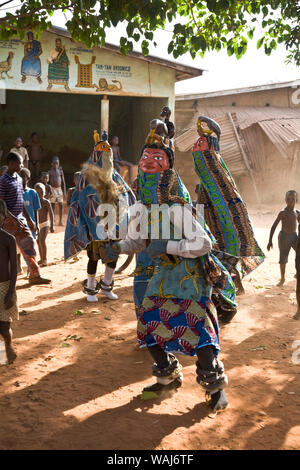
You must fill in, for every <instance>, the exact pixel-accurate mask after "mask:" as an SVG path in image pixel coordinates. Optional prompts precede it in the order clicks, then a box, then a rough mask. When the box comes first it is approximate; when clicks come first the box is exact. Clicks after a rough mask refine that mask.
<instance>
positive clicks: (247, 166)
mask: <svg viewBox="0 0 300 470" xmlns="http://www.w3.org/2000/svg"><path fill="white" fill-rule="evenodd" d="M227 115H228V117H229V119H230V122H231V124H232V127H233V130H234V133H235V136H236V139H237V141H238V144H239V147H240V150H241V153H242V156H243V160H244V162H245V165H246V168H247V170H248V172H249V175H250V178H251V180H252V183H253V187H254V191H255V195H256V199H257V202H258V204H260V203H261V199H260V196H259V192H258V189H257V186H256V182H255V178H254V175H253V171H252V169H251V167H250V164H249V161H248V157H247V155H246V153H245V151H244V148H243V146H242V143H241V139H240V136H239V134H238V131H237V129H236V127H235V124H234V122H233V119H232V116H231V113H227Z"/></svg>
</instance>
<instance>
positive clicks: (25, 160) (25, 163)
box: [24, 147, 29, 168]
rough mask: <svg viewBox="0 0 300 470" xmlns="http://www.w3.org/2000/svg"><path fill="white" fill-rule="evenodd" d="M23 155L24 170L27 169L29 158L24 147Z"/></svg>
mask: <svg viewBox="0 0 300 470" xmlns="http://www.w3.org/2000/svg"><path fill="white" fill-rule="evenodd" d="M24 150H25V151H24V154H25V158H24V166H25V168H28V161H29V156H28V152H27V150H26V148H25V147H24Z"/></svg>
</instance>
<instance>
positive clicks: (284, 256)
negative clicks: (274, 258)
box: [267, 190, 300, 286]
mask: <svg viewBox="0 0 300 470" xmlns="http://www.w3.org/2000/svg"><path fill="white" fill-rule="evenodd" d="M285 202H286V208H285V209H283V210H282V211H280V212H279V214H278V216H277V219H276V220H275V222H274V224H273V225H272V227H271V231H270V238H269V243H268V246H267V250H268V251H270V249H271V248H273V243H272V238H273V235H274V232H275V230H276V227H277V225H278V224H279V222H281V232H280V233H279V236H278V246H279V253H280V256H279V264H280V274H281V278H280V281H279V283H278V284H277V285H278V286H283V284H284V282H285V268H286V264H287V262H288V256H289V252H290V249H291V248H293V249H294V250H295V251H296V245H297V240H298V236H297V221H298V222H300V212H299V211H298V210H295V204H296V202H297V192H296V191H293V190H290V191H288V192H287V193H286V195H285Z"/></svg>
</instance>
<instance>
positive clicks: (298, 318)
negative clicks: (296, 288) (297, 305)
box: [293, 310, 300, 320]
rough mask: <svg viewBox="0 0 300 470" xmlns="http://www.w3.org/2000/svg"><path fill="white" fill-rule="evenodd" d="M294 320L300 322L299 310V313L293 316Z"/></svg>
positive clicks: (299, 311)
mask: <svg viewBox="0 0 300 470" xmlns="http://www.w3.org/2000/svg"><path fill="white" fill-rule="evenodd" d="M293 319H294V320H300V310H297V312H296V313H295V315H294V316H293Z"/></svg>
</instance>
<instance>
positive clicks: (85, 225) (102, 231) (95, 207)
mask: <svg viewBox="0 0 300 470" xmlns="http://www.w3.org/2000/svg"><path fill="white" fill-rule="evenodd" d="M93 137H94V148H93V151H92V154H91V156H90V158H89V159H88V161H87V163H86V164H84V165H83V168H82V170H81V175H80V177H79V180H78V184H77V185H76V189H75V190H74V192H73V195H72V199H71V201H70V209H69V213H68V219H67V225H66V230H65V241H64V250H65V260H67V259H69V258H73V257H74V256H76V255H77V254H78V253H79V252H80V251H81V250H83V249H87V253H88V257H89V263H88V279H87V286H86V287H85V290H84V292H85V293H86V294H87V300H88V301H90V302H96V301H97V300H98V299H97V296H96V294H97V292H98V291H99V290H100V289H101V292H102V293H103V294H105V295H106V296H107V297H108V298H110V299H111V300H114V299H117V298H118V297H117V296H116V295H115V294H114V293H113V292H112V287H113V274H114V270H115V264H108V265H106V269H105V274H104V278H103V279H102V280H101V281H100V283H97V282H96V270H97V262H98V260H99V259H101V255H100V253H101V250H102V248H103V245H105V244H106V243H109V242H110V241H111V240H117V239H119V238H120V233H121V232H122V231H123V233H125V232H126V227H127V224H128V208H129V206H130V205H132V204H133V203H134V202H135V196H134V194H133V192H132V191H131V189H130V188H129V186H128V185H127V184H126V183H125V181H124V180H123V179H122V178H121V176H120V175H119V173H117V172H116V171H115V170H114V168H113V156H112V150H111V147H110V145H109V143H108V141H107V134H106V132H105V131H104V132H103V133H102V138H101V139H100V137H99V134H98V132H97V131H94V135H93ZM103 204H110V205H111V206H110V207H112V208H113V210H112V211H111V214H110V216H109V217H107V218H106V219H105V222H104V221H103V220H102V217H100V209H101V205H103ZM107 225H108V227H109V230H106V226H107Z"/></svg>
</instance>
